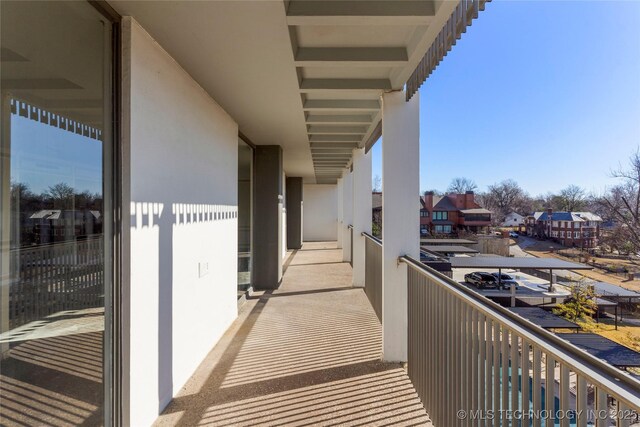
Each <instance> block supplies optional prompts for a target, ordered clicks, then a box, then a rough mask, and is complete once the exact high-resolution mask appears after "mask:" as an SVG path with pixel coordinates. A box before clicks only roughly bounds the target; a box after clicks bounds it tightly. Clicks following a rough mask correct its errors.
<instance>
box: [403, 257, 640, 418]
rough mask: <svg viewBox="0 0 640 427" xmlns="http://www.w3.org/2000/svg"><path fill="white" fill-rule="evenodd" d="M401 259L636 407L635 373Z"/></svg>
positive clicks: (639, 386)
mask: <svg viewBox="0 0 640 427" xmlns="http://www.w3.org/2000/svg"><path fill="white" fill-rule="evenodd" d="M398 261H400V262H404V263H406V264H407V265H409V266H411V267H413V268H414V269H416V270H418V271H419V272H421V273H423V274H425V275H432V276H435V278H436V279H439V280H441V281H442V282H444V283H443V284H444V285H448V286H445V289H447V290H448V291H450V292H452V293H454V294H456V295H457V296H458V297H460V298H462V299H463V300H465V301H466V302H468V303H470V304H471V305H473V306H474V307H475V308H476V309H478V310H479V311H481V312H483V313H484V314H485V315H486V316H488V317H491V318H492V319H494V320H497V321H498V322H501V323H503V324H504V325H505V326H506V327H507V328H509V329H512V330H514V331H517V332H518V333H519V334H521V336H523V337H526V338H527V339H528V340H529V341H530V342H531V343H532V344H535V345H537V346H538V347H539V348H541V349H543V350H545V351H546V352H548V353H551V354H554V355H555V356H557V357H559V358H560V359H562V361H563V363H566V364H567V365H568V366H570V367H572V368H573V369H574V370H576V371H580V372H581V373H582V374H583V375H584V376H585V377H587V378H588V379H590V380H591V381H592V382H596V383H599V384H600V385H601V386H602V387H603V388H605V389H606V390H607V391H608V392H609V393H611V394H614V395H617V396H618V397H619V398H620V399H622V400H623V401H625V402H626V403H627V404H629V405H631V406H632V407H635V406H637V403H636V402H638V401H640V381H638V380H636V379H635V378H633V377H632V376H631V375H628V374H626V373H625V372H623V371H621V370H619V369H617V368H615V367H613V366H611V365H609V364H608V363H606V362H604V361H602V360H600V359H598V358H596V357H594V356H592V355H591V354H589V353H587V352H586V351H584V350H582V349H580V348H578V347H576V346H575V345H573V344H571V343H569V342H568V341H565V340H563V339H562V338H560V337H558V336H557V335H555V334H553V333H551V332H549V331H547V330H546V329H543V328H541V327H540V326H538V325H536V324H535V323H533V322H530V321H528V320H526V319H524V318H523V317H521V316H519V315H517V314H515V313H514V312H512V311H511V310H508V309H506V308H504V307H502V306H501V305H499V304H497V303H495V302H493V301H491V300H490V299H487V298H485V297H483V296H482V295H480V294H478V293H476V292H474V291H472V290H471V289H468V288H467V287H465V286H463V285H461V284H460V283H458V282H456V281H455V280H453V279H451V278H449V277H447V276H445V275H444V274H441V273H440V272H438V271H436V270H434V269H433V268H431V267H429V266H427V265H425V264H423V263H421V262H419V261H416V260H415V259H413V258H412V257H410V256H407V255H403V256H400V257H399V258H398Z"/></svg>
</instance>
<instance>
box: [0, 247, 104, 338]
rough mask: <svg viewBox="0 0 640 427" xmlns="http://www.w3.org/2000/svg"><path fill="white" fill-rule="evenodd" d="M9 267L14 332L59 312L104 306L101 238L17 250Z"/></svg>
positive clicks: (11, 254)
mask: <svg viewBox="0 0 640 427" xmlns="http://www.w3.org/2000/svg"><path fill="white" fill-rule="evenodd" d="M10 265H11V282H10V286H9V301H8V303H9V306H8V309H9V327H10V328H12V329H13V328H16V327H18V326H21V325H24V324H25V323H29V322H31V321H34V320H38V319H42V318H43V317H45V316H48V315H50V314H53V313H56V312H59V311H63V310H77V309H82V308H90V307H99V306H102V305H103V304H104V246H103V239H102V236H99V237H93V238H89V239H87V240H79V241H73V242H64V243H55V244H51V245H42V246H36V247H33V248H20V249H14V250H11V251H10ZM3 309H4V307H3Z"/></svg>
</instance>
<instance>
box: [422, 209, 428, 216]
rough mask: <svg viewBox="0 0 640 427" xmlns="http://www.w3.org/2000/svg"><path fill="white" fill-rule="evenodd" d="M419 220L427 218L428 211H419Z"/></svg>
mask: <svg viewBox="0 0 640 427" xmlns="http://www.w3.org/2000/svg"><path fill="white" fill-rule="evenodd" d="M420 218H429V211H428V210H426V209H422V210H420Z"/></svg>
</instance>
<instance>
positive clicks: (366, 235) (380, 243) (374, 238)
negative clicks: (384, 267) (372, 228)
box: [362, 231, 382, 246]
mask: <svg viewBox="0 0 640 427" xmlns="http://www.w3.org/2000/svg"><path fill="white" fill-rule="evenodd" d="M362 236H364V237H366V238H368V239H370V240H372V241H373V242H375V243H377V244H378V245H380V246H382V240H380V239H378V238H377V237H376V236H373V235H371V234H369V233H367V232H365V231H363V232H362Z"/></svg>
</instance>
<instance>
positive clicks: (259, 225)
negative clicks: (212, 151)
mask: <svg viewBox="0 0 640 427" xmlns="http://www.w3.org/2000/svg"><path fill="white" fill-rule="evenodd" d="M254 160H255V163H254V174H255V180H254V194H255V198H254V202H255V203H254V209H255V215H254V217H253V218H254V219H253V272H252V276H253V287H254V289H256V290H265V289H276V288H277V287H278V286H279V285H280V280H281V279H282V259H281V256H280V255H281V245H282V226H283V224H282V211H283V191H284V189H283V183H282V177H283V175H282V148H281V147H280V146H279V145H259V146H257V147H256V149H255V152H254Z"/></svg>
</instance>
